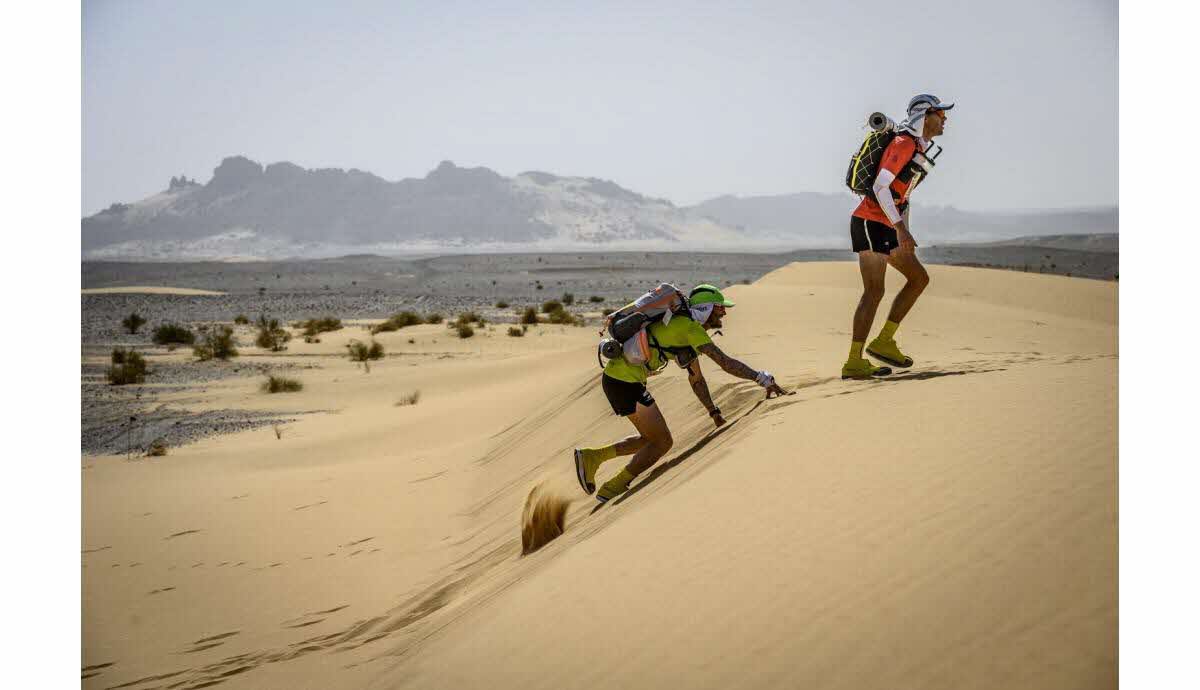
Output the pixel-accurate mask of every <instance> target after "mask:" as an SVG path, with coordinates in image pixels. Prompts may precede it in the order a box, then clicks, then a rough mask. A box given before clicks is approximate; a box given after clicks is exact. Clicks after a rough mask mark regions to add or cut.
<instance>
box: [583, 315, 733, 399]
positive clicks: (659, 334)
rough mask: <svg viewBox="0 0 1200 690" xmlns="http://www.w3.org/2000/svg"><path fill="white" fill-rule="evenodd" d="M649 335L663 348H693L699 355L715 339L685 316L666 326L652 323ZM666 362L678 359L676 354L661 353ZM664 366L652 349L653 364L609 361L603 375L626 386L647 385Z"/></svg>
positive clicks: (674, 318)
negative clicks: (650, 376)
mask: <svg viewBox="0 0 1200 690" xmlns="http://www.w3.org/2000/svg"><path fill="white" fill-rule="evenodd" d="M648 329H649V331H650V336H651V337H653V338H654V340H656V341H658V344H659V345H661V346H662V347H690V348H692V349H693V350H696V351H697V352H699V351H700V348H701V347H702V346H704V345H707V344H709V343H711V342H712V338H710V337H708V333H707V332H706V331H705V330H704V327H703V326H701V325H700V324H698V323H696V322H695V321H692V320H691V319H689V318H688V317H686V316H682V315H679V316H674V317H671V323H669V324H665V325H664V324H663V322H661V321H659V322H658V323H652V324H650V326H649V327H648ZM662 354H664V355H666V357H667V359H669V360H670V359H675V355H672V354H671V353H670V352H664V353H662ZM663 364H664V362H663V361H662V358H661V357H660V356H659V352H658V350H656V349H654V348H653V347H652V348H650V361H649V362H647V363H646V365H645V366H640V367H639V366H634V365H632V364H630V363H629V362H626V361H625V358H624V357H617V358H616V359H610V360H608V364H607V365H606V366H605V367H604V373H605V374H607V375H608V376H611V377H612V378H614V379H616V380H618V381H625V382H627V383H645V382H646V380H647V379H648V378H649V372H650V371H651V370H654V369H658V368H659V367H661V366H662V365H663Z"/></svg>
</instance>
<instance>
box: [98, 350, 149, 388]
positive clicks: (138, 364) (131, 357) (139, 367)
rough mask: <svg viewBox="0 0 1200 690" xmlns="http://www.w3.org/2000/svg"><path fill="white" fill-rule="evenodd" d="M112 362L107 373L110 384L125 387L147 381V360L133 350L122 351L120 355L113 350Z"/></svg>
mask: <svg viewBox="0 0 1200 690" xmlns="http://www.w3.org/2000/svg"><path fill="white" fill-rule="evenodd" d="M118 360H120V361H118ZM112 361H113V364H112V366H111V367H109V368H108V370H107V371H106V372H105V374H106V375H107V376H108V382H109V383H110V384H112V385H114V386H124V385H126V384H130V383H144V382H145V381H146V360H145V359H143V358H142V356H141V355H139V354H138V353H136V352H134V351H133V350H120V351H119V353H118V350H113V353H112Z"/></svg>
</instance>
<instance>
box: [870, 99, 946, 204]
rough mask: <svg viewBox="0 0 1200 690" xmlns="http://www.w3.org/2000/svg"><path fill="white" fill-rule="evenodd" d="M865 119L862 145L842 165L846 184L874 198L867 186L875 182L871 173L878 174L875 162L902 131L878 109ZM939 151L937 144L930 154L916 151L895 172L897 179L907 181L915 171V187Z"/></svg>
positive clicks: (929, 168)
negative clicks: (897, 173)
mask: <svg viewBox="0 0 1200 690" xmlns="http://www.w3.org/2000/svg"><path fill="white" fill-rule="evenodd" d="M867 123H868V125H869V126H870V127H871V131H870V132H868V133H867V136H866V138H865V139H863V143H862V146H859V147H858V150H857V151H855V152H854V155H853V156H851V157H850V166H849V167H847V168H846V186H847V187H849V188H850V191H852V192H854V193H855V194H858V195H859V196H865V197H868V198H870V199H875V192H874V190H872V189H871V187H872V185H874V184H875V177H876V176H878V175H879V163H880V162H881V161H882V160H883V152H884V151H886V150H887V147H888V144H891V143H892V140H894V139H895V138H896V137H897V136H899V135H900V134H902V132H900V131H898V130H897V129H896V124H895V123H894V122H892V120H891V118H889V117H887V116H886V115H883V114H881V113H874V114H872V115H871V117H870V118H869V119H868V120H867ZM940 154H941V147H938V152H937V154H935V155H934V156H933V157H926V156H925V155H924V154H922V153H920V152H918V153H917V154H916V155H914V156H913V159H912V160H910V161H909V162H908V165H906V166H904V169H903V170H902V171H900V174H899V175H897V176H896V177H897V179H899V180H901V181H904V182H907V181H908V180H910V179H912V178H913V176H914V175H916V176H917V177H916V179H915V180H914V181H913V188H915V187H916V185H917V184H919V183H920V182H921V180H922V179H923V178H924V177H925V175H927V174H929V172H930V171H931V170H932V169H933V166H934V161H935V159H936V158H937V156H938V155H940Z"/></svg>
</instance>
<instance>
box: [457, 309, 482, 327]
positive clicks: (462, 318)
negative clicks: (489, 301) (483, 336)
mask: <svg viewBox="0 0 1200 690" xmlns="http://www.w3.org/2000/svg"><path fill="white" fill-rule="evenodd" d="M472 323H474V324H479V325H480V326H483V325H485V324H486V323H487V321H486V320H484V318H483V317H482V316H480V315H479V314H477V313H475V312H473V311H464V312H463V313H461V314H459V315H458V319H456V320H455V321H454V324H455V325H456V326H463V325H467V324H472Z"/></svg>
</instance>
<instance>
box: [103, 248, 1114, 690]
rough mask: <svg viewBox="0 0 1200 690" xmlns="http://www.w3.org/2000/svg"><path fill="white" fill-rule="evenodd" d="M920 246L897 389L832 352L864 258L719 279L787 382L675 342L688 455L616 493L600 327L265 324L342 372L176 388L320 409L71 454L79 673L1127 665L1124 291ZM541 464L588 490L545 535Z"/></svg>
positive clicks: (676, 384)
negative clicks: (541, 542)
mask: <svg viewBox="0 0 1200 690" xmlns="http://www.w3.org/2000/svg"><path fill="white" fill-rule="evenodd" d="M930 273H931V276H932V284H931V287H930V288H929V291H928V292H927V293H926V295H925V296H924V297H923V298H922V301H921V302H920V303H918V305H917V307H916V309H915V310H914V311H913V313H912V314H911V315H910V317H909V318H908V319H907V320H906V322H905V324H904V325H903V327H902V328H901V330H900V334H899V338H900V342H901V345H902V346H904V348H905V350H906V351H907V352H909V353H910V354H911V355H912V356H913V357H914V358H915V359H916V360H917V365H916V366H915V367H913V368H912V369H911V370H908V371H905V372H902V373H898V374H897V375H895V376H893V377H891V378H890V379H884V380H878V381H855V382H847V381H841V380H840V379H839V378H838V376H837V375H838V370H839V367H840V365H841V363H842V361H843V359H844V357H845V354H846V348H847V345H848V340H849V334H848V329H849V323H850V315H851V311H852V309H853V306H854V304H855V302H856V300H857V298H858V292H859V290H860V285H861V284H860V282H859V278H858V275H857V271H856V269H855V267H854V265H853V264H850V263H804V264H793V265H790V266H786V267H784V268H781V269H778V270H776V271H774V272H772V273H770V274H769V275H767V276H766V277H764V278H762V279H761V280H759V281H758V282H756V283H754V284H752V285H740V286H736V287H732V288H731V289H730V290H729V292H728V294H729V295H730V296H731V297H732V298H733V299H734V300H736V301H737V303H738V306H737V307H735V308H734V309H732V310H731V311H730V315H729V316H728V317H727V318H726V322H725V328H724V329H723V330H724V335H723V336H722V337H718V338H717V343H718V344H719V345H720V346H721V347H722V348H723V349H724V350H725V351H726V352H728V353H730V354H732V355H734V356H735V357H738V358H740V359H743V360H744V361H746V362H748V363H750V364H751V365H753V366H756V367H759V368H767V369H769V370H770V371H772V372H773V373H774V374H775V375H776V377H777V379H778V380H779V381H780V383H781V384H782V385H784V386H785V387H787V388H791V389H795V391H796V392H795V394H794V395H792V396H788V397H784V398H779V399H773V400H767V401H764V400H763V396H762V392H761V389H759V388H757V387H756V386H754V385H753V384H752V383H749V382H743V381H738V380H735V379H732V378H731V377H729V376H727V375H726V374H724V373H723V372H721V371H719V370H718V369H717V368H716V367H715V366H713V365H712V364H711V363H710V362H708V361H707V360H705V362H704V364H703V366H704V369H705V371H706V372H707V375H708V378H709V382H710V386H711V388H712V390H713V394H714V398H715V400H716V402H717V404H718V405H720V406H721V408H722V409H723V410H724V412H725V416H726V418H727V419H728V420H729V422H730V423H729V424H728V425H727V426H726V427H724V428H722V429H720V430H715V431H714V430H713V428H712V423H711V422H710V420H709V418H708V416H707V415H706V414H705V413H704V411H703V409H702V408H701V407H700V405H699V403H698V402H696V400H695V398H694V396H693V395H692V393H691V390H690V388H689V387H688V385H687V382H686V378H685V376H684V375H683V373H682V372H681V371H679V370H678V369H676V368H675V367H673V366H672V368H670V369H669V370H668V371H667V373H664V374H663V375H661V376H659V377H657V378H655V379H653V380H652V381H651V384H650V386H651V391H652V393H653V394H654V396H655V398H656V399H657V400H658V402H659V404H660V406H661V407H662V409H663V411H664V414H665V416H666V418H667V420H668V422H669V423H670V424H671V428H672V430H673V433H674V438H675V446H674V448H673V450H672V451H671V453H669V454H668V456H667V457H666V458H665V459H664V460H663V461H661V462H660V464H659V465H658V466H657V467H655V468H654V469H652V470H651V471H649V472H647V473H646V474H644V475H642V476H640V477H639V478H638V479H637V480H636V481H635V483H634V486H633V488H632V490H631V491H630V492H629V493H628V494H626V495H625V496H623V497H621V498H620V499H618V500H616V501H614V502H612V503H610V504H608V505H606V506H604V507H602V508H600V509H599V510H595V509H594V508H595V506H596V502H595V500H594V499H592V498H590V497H587V496H584V495H583V493H582V491H581V490H580V489H579V488H578V485H577V484H576V482H575V478H574V474H573V467H572V464H571V449H572V448H573V447H575V446H577V445H599V444H602V443H605V442H608V441H612V440H616V439H618V438H620V437H623V436H625V435H627V434H628V433H630V431H631V428H630V427H629V424H628V423H627V422H626V421H625V420H623V419H620V418H617V417H614V416H613V415H612V413H611V411H610V410H609V408H608V406H607V403H606V401H605V399H604V396H603V393H602V392H601V391H600V389H599V386H598V377H599V369H598V368H597V365H596V357H595V342H596V329H595V328H594V327H588V328H570V327H561V326H548V325H541V326H537V327H533V328H531V329H530V331H529V333H528V334H527V335H526V336H525V337H523V338H510V337H507V336H505V334H504V328H505V327H504V326H503V325H499V326H497V327H496V328H495V330H494V331H485V332H483V333H481V334H479V335H477V336H476V337H475V338H472V339H469V340H457V339H454V338H452V337H451V336H450V334H448V333H447V331H446V329H445V328H444V327H440V326H416V327H412V328H408V329H403V330H401V331H398V332H395V333H386V334H381V335H380V336H378V340H379V341H380V342H382V343H384V345H385V347H387V348H388V352H389V353H391V354H392V356H389V357H388V358H386V359H385V360H383V361H380V362H375V363H372V364H371V367H370V371H369V372H367V371H365V370H364V369H363V367H362V366H361V365H355V364H353V363H352V362H350V361H348V360H347V359H345V358H344V356H342V352H343V349H344V348H343V346H344V344H345V342H347V341H348V340H349V339H351V338H358V339H362V338H363V337H364V336H363V331H362V330H359V329H356V328H347V329H343V330H342V331H337V332H334V333H327V334H323V335H322V342H321V343H320V344H319V345H313V346H308V347H307V348H306V349H303V350H302V352H303V353H304V354H303V355H301V354H300V352H301V348H298V347H297V348H293V349H292V350H289V351H288V352H285V353H281V354H270V353H264V352H261V351H258V350H257V349H256V348H253V347H245V346H243V348H242V359H244V360H250V361H256V360H260V358H261V359H267V358H270V359H276V358H278V359H281V360H288V359H289V358H290V359H292V360H297V361H303V362H305V363H314V362H316V363H319V364H320V366H319V367H318V368H310V369H303V370H299V371H297V372H295V377H296V378H298V379H300V380H302V381H303V383H304V390H303V391H302V392H299V393H293V394H286V395H266V394H263V393H261V392H259V390H258V389H257V383H258V382H256V381H248V380H245V379H241V380H223V381H218V382H215V383H213V384H211V385H209V386H207V388H206V389H205V390H204V392H203V393H202V394H201V393H196V392H186V391H184V392H180V393H178V394H177V395H178V396H179V402H180V404H187V405H190V406H192V407H194V408H195V409H198V410H199V409H223V408H234V407H236V408H240V409H256V408H261V409H264V410H268V409H269V410H280V409H293V410H297V411H306V412H313V411H319V412H315V413H310V414H304V415H302V416H299V417H298V418H297V421H295V422H293V423H290V424H287V425H285V426H282V427H280V429H279V431H280V434H281V435H280V436H278V437H277V435H276V433H275V431H274V430H272V429H267V428H262V429H255V430H252V431H247V432H244V433H237V434H228V435H221V436H217V437H211V438H206V439H203V440H201V441H199V442H197V443H194V444H190V445H186V446H182V447H179V448H172V449H170V452H169V454H168V455H167V456H166V457H159V458H139V459H134V460H127V459H126V458H125V457H123V456H103V457H92V456H85V457H84V458H83V525H82V529H83V550H84V552H83V555H82V567H83V568H84V570H83V571H82V573H83V592H82V595H83V641H82V642H83V661H82V666H83V669H82V676H83V677H84V681H83V687H85V688H112V687H122V688H132V689H134V690H146V689H148V688H165V687H178V688H199V687H207V686H211V685H214V684H218V683H219V684H220V686H221V687H222V688H408V687H411V688H475V687H489V688H514V689H515V688H520V689H521V690H533V689H535V688H566V687H578V688H585V687H644V688H659V687H677V688H730V687H737V688H776V687H806V688H892V687H911V688H948V689H949V688H953V689H956V690H961V689H963V688H1106V687H1116V685H1117V517H1118V515H1117V367H1118V360H1117V357H1118V337H1117V326H1118V318H1117V296H1118V285H1117V284H1116V283H1112V282H1099V281H1092V280H1083V279H1077V278H1065V277H1059V276H1050V275H1036V274H1026V273H1016V272H1008V271H993V270H986V269H973V268H957V267H946V266H933V267H931V268H930ZM888 281H889V290H892V291H894V290H895V289H896V288H897V287H898V283H899V281H900V278H899V276H898V275H897V274H895V273H892V274H890V275H889V276H888ZM882 318H883V315H882V314H881V315H880V317H879V319H880V321H882ZM409 339H412V340H413V342H412V343H409V342H408V340H409ZM173 356H178V355H173ZM260 361H261V360H260ZM151 366H153V358H152V361H151ZM413 391H420V400H419V402H418V403H417V404H415V405H402V406H398V405H397V402H398V401H399V400H400V399H401V398H402V397H403V396H404V395H406V394H408V393H411V392H413ZM621 465H622V461H620V460H617V461H612V462H610V463H608V464H606V465H605V466H604V467H602V468H601V470H600V474H599V478H600V479H601V480H603V479H606V478H607V477H608V476H610V475H611V474H613V473H615V472H616V471H618V470H619V469H620V467H621ZM535 487H537V489H538V491H539V493H540V495H549V496H561V497H564V498H565V499H567V500H570V501H571V503H570V506H569V509H568V512H567V515H566V519H565V533H564V534H563V535H562V536H560V537H558V538H557V539H555V540H553V541H551V542H550V543H549V544H548V545H546V546H545V547H543V548H542V549H540V550H538V551H536V552H534V553H532V554H530V555H527V556H524V557H522V556H521V524H520V523H521V516H522V510H523V507H524V505H525V501H526V497H527V496H528V495H529V494H530V492H531V490H533V489H534V488H535Z"/></svg>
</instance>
